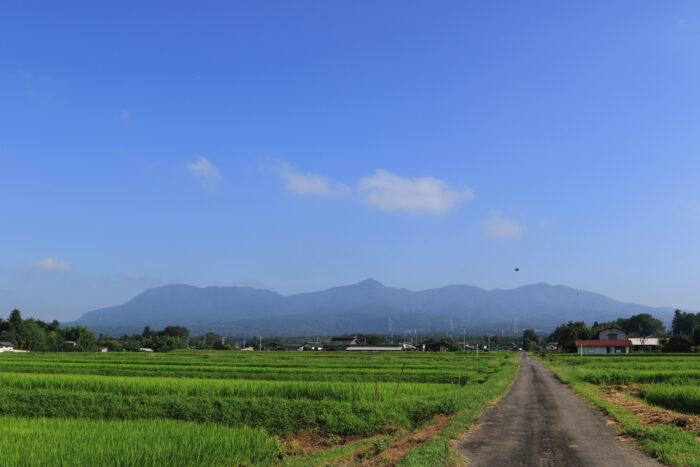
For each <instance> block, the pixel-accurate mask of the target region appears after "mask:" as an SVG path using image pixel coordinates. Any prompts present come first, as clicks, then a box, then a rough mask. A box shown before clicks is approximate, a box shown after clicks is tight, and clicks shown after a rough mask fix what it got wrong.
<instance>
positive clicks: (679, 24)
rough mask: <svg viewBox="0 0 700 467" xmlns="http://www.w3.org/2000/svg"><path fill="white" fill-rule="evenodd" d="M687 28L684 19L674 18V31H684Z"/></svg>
mask: <svg viewBox="0 0 700 467" xmlns="http://www.w3.org/2000/svg"><path fill="white" fill-rule="evenodd" d="M686 26H688V22H687V21H686V20H685V18H678V17H677V18H676V29H685V27H686Z"/></svg>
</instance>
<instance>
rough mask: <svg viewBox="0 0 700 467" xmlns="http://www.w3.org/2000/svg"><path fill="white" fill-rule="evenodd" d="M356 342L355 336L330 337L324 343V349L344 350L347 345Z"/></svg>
mask: <svg viewBox="0 0 700 467" xmlns="http://www.w3.org/2000/svg"><path fill="white" fill-rule="evenodd" d="M357 344H358V342H357V337H332V338H331V340H330V342H328V344H326V350H346V349H347V348H348V347H349V346H351V345H357Z"/></svg>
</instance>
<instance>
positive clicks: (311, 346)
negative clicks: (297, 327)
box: [304, 342, 323, 350]
mask: <svg viewBox="0 0 700 467" xmlns="http://www.w3.org/2000/svg"><path fill="white" fill-rule="evenodd" d="M304 350H323V346H322V345H321V343H320V342H307V343H305V344H304Z"/></svg>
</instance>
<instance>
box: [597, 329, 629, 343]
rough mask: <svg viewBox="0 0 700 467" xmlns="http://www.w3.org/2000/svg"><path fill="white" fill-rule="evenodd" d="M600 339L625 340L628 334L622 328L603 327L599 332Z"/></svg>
mask: <svg viewBox="0 0 700 467" xmlns="http://www.w3.org/2000/svg"><path fill="white" fill-rule="evenodd" d="M598 339H600V340H605V341H614V340H625V339H627V334H626V333H625V331H622V330H621V329H603V330H602V331H600V332H599V333H598Z"/></svg>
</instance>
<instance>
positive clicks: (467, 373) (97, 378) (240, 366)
mask: <svg viewBox="0 0 700 467" xmlns="http://www.w3.org/2000/svg"><path fill="white" fill-rule="evenodd" d="M404 365H405V369H404V370H403V374H402V368H404ZM516 372H517V359H516V357H515V356H513V355H509V354H504V353H491V354H485V355H482V356H480V359H479V361H478V362H477V361H476V359H475V358H474V355H473V354H469V353H428V352H400V353H391V354H390V353H361V354H356V353H349V352H319V353H315V352H239V351H221V352H204V351H181V352H172V353H167V354H141V353H139V354H134V353H113V354H107V353H99V354H98V353H94V354H92V353H26V354H0V453H2V454H1V455H0V465H13V466H14V465H44V466H50V465H124V466H126V465H207V466H213V465H254V464H260V465H271V464H278V463H290V464H294V463H297V464H298V463H301V464H313V463H315V461H314V459H316V458H315V457H314V456H313V454H312V455H309V454H308V453H306V454H305V455H306V456H307V457H304V458H301V457H299V456H300V454H298V453H295V452H290V447H289V446H288V445H287V441H286V439H287V438H288V437H289V436H290V435H293V434H295V433H300V432H311V433H316V434H317V435H318V436H321V437H325V438H326V439H331V440H337V439H339V438H340V437H348V436H352V435H357V436H355V438H358V439H361V438H362V437H371V436H375V435H381V434H382V433H385V432H386V430H387V427H394V428H395V427H402V428H405V429H407V430H412V429H415V428H416V427H419V426H421V424H424V423H426V422H428V421H429V420H431V419H432V418H433V417H434V416H436V415H440V414H457V413H460V414H462V415H464V414H468V415H469V416H470V417H473V416H474V415H476V414H477V413H478V412H479V411H480V410H481V408H483V407H484V406H485V405H486V404H487V403H488V401H490V400H492V399H493V398H495V397H497V396H499V395H501V394H503V393H504V392H505V390H506V388H507V387H508V384H509V383H510V382H511V381H512V379H513V377H514V376H515V374H516ZM399 379H400V384H399ZM338 449H339V451H340V448H338ZM291 451H293V450H291ZM327 458H328V456H326V459H327ZM411 458H416V456H415V455H413V456H412V455H411V454H409V455H408V456H407V459H409V460H410V459H411ZM319 459H321V457H319ZM318 463H323V462H321V461H319V462H318ZM407 463H408V464H410V463H411V462H410V461H408V462H407Z"/></svg>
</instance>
